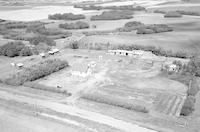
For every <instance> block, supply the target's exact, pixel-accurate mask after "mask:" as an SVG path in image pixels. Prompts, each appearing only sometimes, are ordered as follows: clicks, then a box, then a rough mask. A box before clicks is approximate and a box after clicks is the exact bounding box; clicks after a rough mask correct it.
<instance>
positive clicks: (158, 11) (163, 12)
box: [153, 10, 166, 14]
mask: <svg viewBox="0 0 200 132" xmlns="http://www.w3.org/2000/svg"><path fill="white" fill-rule="evenodd" d="M153 12H154V13H161V14H165V13H166V11H162V10H154V11H153Z"/></svg>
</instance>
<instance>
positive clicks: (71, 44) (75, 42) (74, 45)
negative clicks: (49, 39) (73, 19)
mask: <svg viewBox="0 0 200 132" xmlns="http://www.w3.org/2000/svg"><path fill="white" fill-rule="evenodd" d="M69 46H70V48H71V49H78V48H79V44H78V41H74V42H71V43H70V44H69Z"/></svg>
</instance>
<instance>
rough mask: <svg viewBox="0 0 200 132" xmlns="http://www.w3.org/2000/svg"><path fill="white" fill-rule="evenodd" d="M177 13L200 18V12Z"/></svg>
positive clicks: (180, 11) (181, 11) (179, 11)
mask: <svg viewBox="0 0 200 132" xmlns="http://www.w3.org/2000/svg"><path fill="white" fill-rule="evenodd" d="M176 12H178V13H180V14H182V15H191V16H200V13H199V12H193V11H183V10H177V11H176Z"/></svg>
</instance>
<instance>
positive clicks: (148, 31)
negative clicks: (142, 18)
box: [137, 28, 155, 34]
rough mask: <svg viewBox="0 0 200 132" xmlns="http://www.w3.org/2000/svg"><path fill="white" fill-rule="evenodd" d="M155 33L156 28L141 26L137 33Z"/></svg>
mask: <svg viewBox="0 0 200 132" xmlns="http://www.w3.org/2000/svg"><path fill="white" fill-rule="evenodd" d="M153 33H155V32H154V30H152V29H147V28H139V29H138V30H137V34H153Z"/></svg>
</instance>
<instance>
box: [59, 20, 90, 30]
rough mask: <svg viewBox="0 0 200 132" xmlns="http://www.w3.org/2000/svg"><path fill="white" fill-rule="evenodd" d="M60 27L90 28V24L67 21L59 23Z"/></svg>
mask: <svg viewBox="0 0 200 132" xmlns="http://www.w3.org/2000/svg"><path fill="white" fill-rule="evenodd" d="M59 27H60V28H64V29H85V28H89V24H88V23H86V22H82V21H78V22H76V23H70V24H68V23H65V24H59Z"/></svg>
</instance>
